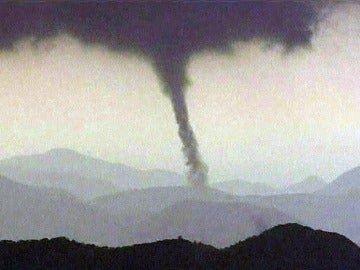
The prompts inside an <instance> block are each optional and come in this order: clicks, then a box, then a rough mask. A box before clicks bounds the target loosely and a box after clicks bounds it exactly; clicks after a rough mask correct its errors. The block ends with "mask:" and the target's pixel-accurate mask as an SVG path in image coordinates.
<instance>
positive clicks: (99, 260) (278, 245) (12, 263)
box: [0, 224, 360, 270]
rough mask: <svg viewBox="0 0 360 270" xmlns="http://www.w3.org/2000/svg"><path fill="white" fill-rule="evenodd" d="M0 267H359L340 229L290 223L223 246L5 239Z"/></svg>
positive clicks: (356, 252) (358, 253) (359, 255)
mask: <svg viewBox="0 0 360 270" xmlns="http://www.w3.org/2000/svg"><path fill="white" fill-rule="evenodd" d="M0 269H2V270H8V269H17V270H22V269H66V270H69V269H126V270H128V269H147V270H150V269H169V270H170V269H194V270H195V269H196V270H199V269H212V270H216V269H219V270H220V269H225V270H226V269H229V270H230V269H231V270H234V269H242V270H250V269H251V270H262V269H263V270H275V269H276V270H282V269H284V270H285V269H286V270H289V269H291V270H293V269H299V270H300V269H301V270H358V269H360V249H359V247H358V246H356V245H355V244H354V243H352V242H351V241H349V240H348V239H346V238H345V237H343V236H341V235H338V234H334V233H327V232H322V231H314V230H312V229H310V228H307V227H303V226H300V225H297V224H287V225H281V226H277V227H275V228H273V229H270V230H268V231H266V232H264V233H263V234H261V235H260V236H256V237H252V238H249V239H247V240H245V241H243V242H240V243H238V244H236V245H233V246H231V247H229V248H226V249H223V250H218V249H216V248H214V247H211V246H206V245H203V244H199V243H191V242H189V241H187V240H183V239H177V240H164V241H160V242H155V243H149V244H142V245H135V246H130V247H123V248H105V247H104V248H100V247H96V246H93V245H85V244H80V243H76V242H74V241H69V240H67V239H65V238H55V239H51V240H48V239H43V240H40V241H20V242H11V241H2V242H0Z"/></svg>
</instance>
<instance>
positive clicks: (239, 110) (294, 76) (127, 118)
mask: <svg viewBox="0 0 360 270" xmlns="http://www.w3.org/2000/svg"><path fill="white" fill-rule="evenodd" d="M188 75H189V78H190V80H191V86H190V87H189V89H188V91H187V100H188V103H189V111H190V117H191V122H192V125H193V128H194V130H195V133H196V136H197V139H198V141H199V144H200V151H201V152H202V156H203V159H204V160H205V162H207V164H208V166H209V169H210V179H211V181H221V180H232V179H236V178H241V179H244V180H247V181H251V182H265V183H268V184H272V185H284V184H289V183H294V182H298V181H301V180H302V179H304V178H306V177H307V176H308V175H312V174H315V175H318V176H321V177H323V178H324V179H325V180H328V181H330V180H333V179H334V178H335V177H336V176H338V175H339V174H341V173H342V172H344V171H346V170H348V169H351V168H353V167H355V166H358V165H360V158H359V157H360V117H359V115H360V106H359V105H360V7H359V6H352V5H345V6H341V7H340V8H338V9H337V10H336V11H335V12H333V13H332V15H331V16H329V17H327V19H326V20H325V21H324V22H323V23H322V24H321V25H320V27H319V29H318V30H317V34H316V35H315V37H314V40H313V47H312V48H311V49H309V50H308V49H299V50H297V51H295V52H293V53H291V54H285V53H284V52H283V51H282V49H281V48H266V46H265V45H264V44H263V43H259V42H256V41H254V42H252V43H247V44H245V43H238V44H234V51H233V52H232V53H229V54H219V53H215V52H204V53H202V54H199V55H196V56H193V57H192V59H191V61H190V63H189V66H188ZM57 147H66V148H70V149H74V150H77V151H79V152H81V153H84V154H89V155H91V156H94V157H99V158H102V159H105V160H108V161H112V162H120V163H124V164H127V165H130V166H134V167H136V168H139V169H154V168H160V169H165V170H172V171H177V172H181V173H183V172H185V171H186V168H185V166H184V162H183V161H184V158H183V156H182V152H181V143H180V139H179V138H178V136H177V127H176V124H175V119H174V115H173V112H172V108H171V105H170V102H169V101H168V99H167V98H166V97H165V96H164V95H163V94H162V91H161V83H160V82H159V81H158V79H157V77H156V74H155V73H154V70H153V69H152V67H151V65H150V62H149V61H148V60H147V59H144V58H141V57H139V56H138V55H132V54H129V53H116V52H110V51H108V50H107V49H105V48H103V47H101V46H86V47H85V46H84V45H82V44H81V43H80V42H79V41H77V40H76V39H74V38H72V37H70V36H66V35H63V36H60V37H58V38H56V39H52V40H50V41H46V42H44V43H42V44H39V45H38V47H33V46H32V45H30V42H29V41H22V42H21V43H19V44H18V46H17V48H16V50H14V51H10V52H9V51H6V52H5V51H2V52H0V158H6V157H10V156H13V155H20V154H33V153H41V152H44V151H47V150H49V149H52V148H57Z"/></svg>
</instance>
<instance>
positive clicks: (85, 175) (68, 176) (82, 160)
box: [0, 149, 185, 199]
mask: <svg viewBox="0 0 360 270" xmlns="http://www.w3.org/2000/svg"><path fill="white" fill-rule="evenodd" d="M0 172H1V174H2V175H4V176H6V177H9V178H11V179H13V180H14V181H17V182H20V183H23V184H29V185H37V186H45V187H55V188H60V189H64V190H66V191H67V192H69V193H71V194H73V195H75V196H77V197H79V198H81V199H92V198H95V197H97V196H101V195H105V194H111V193H115V192H117V191H122V190H129V189H137V188H147V187H153V186H162V185H165V186H173V185H183V184H184V181H185V179H184V178H183V177H182V176H181V175H178V174H176V173H172V172H166V171H161V170H151V171H140V170H136V169H135V168H132V167H129V166H126V165H123V164H117V163H110V162H107V161H104V160H100V159H95V158H92V157H89V156H86V155H82V154H79V153H77V152H75V151H72V150H69V149H53V150H50V151H48V152H45V153H43V154H37V155H28V156H17V157H13V158H10V159H5V160H1V161H0Z"/></svg>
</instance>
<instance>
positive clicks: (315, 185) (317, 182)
mask: <svg viewBox="0 0 360 270" xmlns="http://www.w3.org/2000/svg"><path fill="white" fill-rule="evenodd" d="M325 185H326V182H325V181H324V179H322V178H321V177H319V176H317V175H310V176H308V177H306V178H305V179H304V180H303V181H301V182H299V183H295V184H292V185H290V186H288V187H287V188H286V189H285V192H286V193H313V192H315V191H318V190H320V189H322V188H323V187H325Z"/></svg>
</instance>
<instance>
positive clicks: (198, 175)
mask: <svg viewBox="0 0 360 270" xmlns="http://www.w3.org/2000/svg"><path fill="white" fill-rule="evenodd" d="M318 12H319V9H318V8H316V6H315V5H314V4H311V3H310V4H309V3H307V2H299V1H224V2H220V1H217V2H215V1H211V2H210V1H209V2H207V1H196V2H191V1H186V2H174V3H170V2H153V3H150V2H142V3H141V2H138V3H129V2H128V3H127V2H108V1H106V2H103V3H101V2H99V1H98V2H90V3H86V2H82V3H74V2H65V3H46V2H37V3H10V2H9V3H1V4H0V46H1V47H2V48H3V49H11V48H12V47H13V45H14V44H15V42H17V41H19V40H21V39H25V38H32V40H33V42H34V44H36V43H37V42H39V41H41V40H43V39H45V38H48V37H52V36H55V35H57V34H59V33H68V34H70V35H73V36H75V37H77V38H78V39H80V40H81V41H83V42H84V43H85V44H94V43H98V44H102V45H104V46H106V47H108V48H110V49H113V50H119V51H121V50H131V51H135V52H138V53H141V54H144V55H146V56H147V57H149V58H150V59H151V60H152V62H153V64H154V67H155V69H156V70H157V73H158V76H159V78H160V79H161V80H162V82H163V85H164V91H165V93H166V94H167V95H168V96H169V98H170V100H171V102H172V104H173V108H174V112H175V116H176V120H177V123H178V125H179V136H180V138H181V141H182V143H183V151H184V154H185V157H186V160H187V165H188V166H189V168H190V169H189V179H190V181H191V183H192V184H193V185H194V186H198V187H202V186H204V185H205V184H206V176H207V167H206V165H205V164H204V163H203V162H202V160H201V157H200V154H199V151H198V146H197V141H196V139H195V136H194V133H193V130H192V128H191V126H190V123H189V117H188V110H187V106H186V102H185V93H184V89H185V86H186V65H187V62H188V59H189V57H190V56H191V55H193V54H196V53H197V52H200V51H202V50H206V49H215V50H219V51H224V50H225V51H226V50H229V49H231V45H232V43H233V42H237V41H244V42H246V41H249V40H253V39H259V40H263V41H265V42H269V43H271V44H273V43H279V44H282V45H284V47H285V48H287V49H293V48H294V47H297V46H304V45H309V44H310V42H311V38H312V35H313V32H312V29H313V26H314V25H315V24H316V22H317V15H318Z"/></svg>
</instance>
